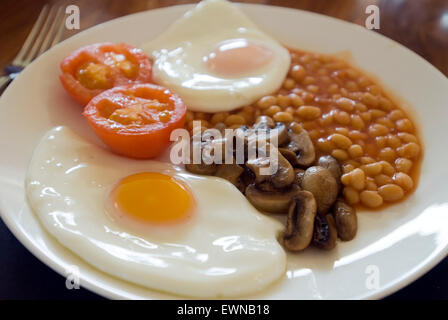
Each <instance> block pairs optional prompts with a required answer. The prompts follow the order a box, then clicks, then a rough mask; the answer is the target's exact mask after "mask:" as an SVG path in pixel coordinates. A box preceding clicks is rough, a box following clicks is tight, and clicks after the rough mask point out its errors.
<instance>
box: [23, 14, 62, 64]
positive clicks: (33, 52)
mask: <svg viewBox="0 0 448 320" xmlns="http://www.w3.org/2000/svg"><path fill="white" fill-rule="evenodd" d="M55 9H56V8H55V7H53V6H52V7H51V8H50V12H48V15H47V18H46V20H45V23H44V25H43V26H42V29H40V32H39V35H38V36H37V38H36V40H34V44H33V46H32V47H31V50H30V51H29V52H28V54H27V55H26V57H25V58H24V59H23V64H24V65H28V64H29V63H30V62H31V61H32V60H33V59H34V58H35V57H36V56H37V55H36V53H37V52H38V50H39V48H40V46H41V45H42V42H43V40H44V38H45V36H46V34H47V32H48V29H49V28H50V25H51V21H52V20H53V16H54V14H55Z"/></svg>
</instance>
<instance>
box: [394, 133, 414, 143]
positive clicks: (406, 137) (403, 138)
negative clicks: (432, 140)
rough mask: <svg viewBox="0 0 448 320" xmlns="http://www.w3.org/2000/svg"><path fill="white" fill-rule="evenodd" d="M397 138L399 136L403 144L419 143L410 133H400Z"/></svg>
mask: <svg viewBox="0 0 448 320" xmlns="http://www.w3.org/2000/svg"><path fill="white" fill-rule="evenodd" d="M397 136H398V138H400V139H401V141H403V142H415V143H417V142H418V140H417V137H416V136H414V135H413V134H410V133H406V132H399V133H398V134H397Z"/></svg>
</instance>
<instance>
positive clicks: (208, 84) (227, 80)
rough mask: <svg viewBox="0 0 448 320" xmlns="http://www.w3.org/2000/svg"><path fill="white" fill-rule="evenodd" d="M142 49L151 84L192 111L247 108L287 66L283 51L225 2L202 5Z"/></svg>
mask: <svg viewBox="0 0 448 320" xmlns="http://www.w3.org/2000/svg"><path fill="white" fill-rule="evenodd" d="M142 48H143V50H144V51H145V52H146V53H147V54H148V55H149V56H151V57H152V58H153V60H154V64H153V79H154V81H155V82H157V83H158V84H160V85H163V86H165V87H168V88H170V89H171V90H173V91H174V92H176V93H177V94H179V95H180V96H181V98H182V99H183V100H184V102H185V103H186V105H187V107H188V109H189V110H192V111H202V112H220V111H230V110H233V109H236V108H239V107H242V106H244V105H248V104H251V103H253V102H255V101H256V100H257V99H259V98H260V97H262V96H263V95H266V94H270V93H272V92H274V91H276V90H277V89H279V88H280V86H281V85H282V83H283V81H284V79H285V76H286V74H287V72H288V70H289V66H290V63H291V61H290V55H289V52H288V50H287V49H285V48H284V47H283V46H281V45H280V44H279V43H278V42H277V41H275V40H274V39H272V38H271V37H269V36H268V35H266V34H265V33H263V32H262V31H261V30H260V29H259V28H258V27H257V26H256V25H255V24H254V23H253V22H252V21H251V20H250V19H249V18H248V17H247V16H246V15H245V14H244V13H243V12H242V11H240V10H239V9H238V8H237V7H235V6H234V5H232V4H231V3H229V2H227V1H225V0H204V1H202V2H200V3H199V4H198V5H197V6H196V7H195V8H193V9H192V10H190V11H188V12H187V13H186V14H185V15H184V16H183V17H182V18H180V19H178V20H177V21H176V22H175V23H174V24H172V25H171V26H170V27H169V28H168V29H167V30H166V31H165V32H163V33H162V34H160V35H159V36H158V37H157V38H156V39H154V40H152V41H150V42H149V43H146V44H143V45H142Z"/></svg>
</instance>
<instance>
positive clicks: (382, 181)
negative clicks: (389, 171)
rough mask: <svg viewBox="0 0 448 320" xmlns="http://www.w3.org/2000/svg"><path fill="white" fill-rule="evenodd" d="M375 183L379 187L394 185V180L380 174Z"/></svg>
mask: <svg viewBox="0 0 448 320" xmlns="http://www.w3.org/2000/svg"><path fill="white" fill-rule="evenodd" d="M375 182H376V184H377V185H379V186H384V185H385V184H390V183H393V180H392V178H391V177H389V176H386V175H385V174H383V173H380V174H379V175H377V176H376V177H375Z"/></svg>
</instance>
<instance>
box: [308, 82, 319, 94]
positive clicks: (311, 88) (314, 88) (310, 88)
mask: <svg viewBox="0 0 448 320" xmlns="http://www.w3.org/2000/svg"><path fill="white" fill-rule="evenodd" d="M306 90H308V91H309V92H312V93H318V92H319V87H318V86H316V85H314V84H310V85H309V86H307V87H306Z"/></svg>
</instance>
